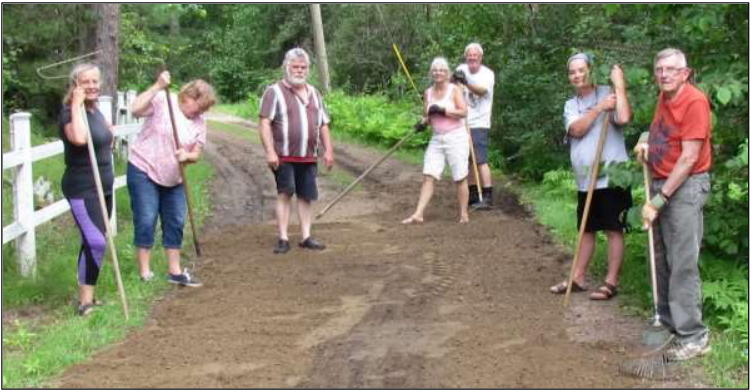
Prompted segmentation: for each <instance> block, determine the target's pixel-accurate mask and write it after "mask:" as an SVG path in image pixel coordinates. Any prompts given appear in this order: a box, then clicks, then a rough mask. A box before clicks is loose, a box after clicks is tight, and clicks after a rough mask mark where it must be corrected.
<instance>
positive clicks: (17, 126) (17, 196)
mask: <svg viewBox="0 0 752 392" xmlns="http://www.w3.org/2000/svg"><path fill="white" fill-rule="evenodd" d="M10 145H11V149H12V150H13V151H19V152H20V153H21V154H22V156H23V163H22V164H21V165H19V166H18V167H17V168H16V172H15V176H14V179H13V219H14V220H15V221H16V222H18V224H19V225H21V227H23V228H24V231H25V233H24V234H21V236H19V237H18V238H17V239H16V252H17V257H18V266H19V269H20V271H21V276H23V277H26V278H29V277H31V278H33V279H36V276H37V251H36V234H35V232H34V230H35V229H34V226H35V223H34V179H33V176H32V172H31V165H32V162H31V113H26V112H21V113H14V114H11V115H10Z"/></svg>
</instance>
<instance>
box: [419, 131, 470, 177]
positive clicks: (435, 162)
mask: <svg viewBox="0 0 752 392" xmlns="http://www.w3.org/2000/svg"><path fill="white" fill-rule="evenodd" d="M469 156H470V137H469V136H468V134H467V131H466V130H465V128H457V129H455V130H453V131H449V132H448V133H443V134H436V133H434V134H433V137H431V141H430V142H428V148H426V154H425V156H424V157H423V174H425V175H427V176H431V177H433V178H435V179H437V180H440V179H441V173H442V172H443V171H444V161H445V160H446V162H449V168H450V169H451V170H452V179H453V180H454V181H455V182H456V181H462V180H464V179H465V177H467V173H468V163H467V162H468V157H469Z"/></svg>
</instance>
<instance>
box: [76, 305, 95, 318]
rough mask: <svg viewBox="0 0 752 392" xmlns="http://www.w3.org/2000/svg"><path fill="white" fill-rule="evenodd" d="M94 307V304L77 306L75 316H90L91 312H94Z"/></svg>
mask: <svg viewBox="0 0 752 392" xmlns="http://www.w3.org/2000/svg"><path fill="white" fill-rule="evenodd" d="M94 306H96V305H94V303H90V304H86V305H82V304H78V307H77V308H76V314H77V315H79V316H82V317H83V316H88V315H90V314H91V312H93V311H94Z"/></svg>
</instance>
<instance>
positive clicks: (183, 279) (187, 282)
mask: <svg viewBox="0 0 752 392" xmlns="http://www.w3.org/2000/svg"><path fill="white" fill-rule="evenodd" d="M167 282H169V283H172V284H177V285H180V286H184V287H201V286H203V283H201V282H199V281H198V280H196V279H195V278H193V277H191V275H190V274H188V271H187V270H185V271H183V273H182V274H179V275H173V274H167Z"/></svg>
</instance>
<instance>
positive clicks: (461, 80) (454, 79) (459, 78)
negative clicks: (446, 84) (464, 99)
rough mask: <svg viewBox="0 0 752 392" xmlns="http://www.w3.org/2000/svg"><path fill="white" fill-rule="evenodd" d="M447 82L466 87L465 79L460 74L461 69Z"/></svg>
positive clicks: (462, 73)
mask: <svg viewBox="0 0 752 392" xmlns="http://www.w3.org/2000/svg"><path fill="white" fill-rule="evenodd" d="M449 81H450V82H452V83H461V84H464V85H465V86H467V77H466V76H465V73H464V72H462V70H461V69H458V70H456V71H454V73H453V74H452V76H451V77H450V78H449Z"/></svg>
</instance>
